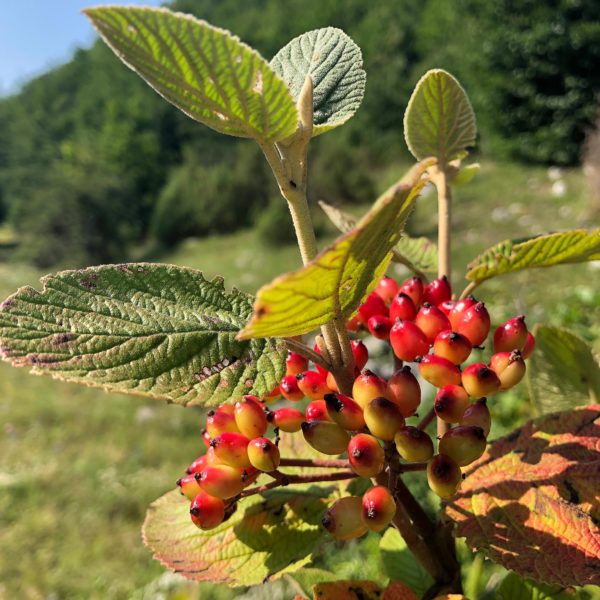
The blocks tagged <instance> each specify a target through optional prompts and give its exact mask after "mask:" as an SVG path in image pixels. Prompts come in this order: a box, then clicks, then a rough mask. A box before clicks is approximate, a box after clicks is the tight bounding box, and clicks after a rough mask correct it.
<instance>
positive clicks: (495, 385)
mask: <svg viewBox="0 0 600 600" xmlns="http://www.w3.org/2000/svg"><path fill="white" fill-rule="evenodd" d="M462 385H463V387H464V388H465V390H467V394H469V396H471V397H472V398H481V397H482V396H491V395H492V394H495V393H496V392H497V391H498V390H499V389H500V379H499V378H498V376H497V375H496V373H495V372H494V371H493V370H492V369H490V368H489V367H488V366H487V365H484V364H483V363H475V364H473V365H469V366H468V367H467V368H466V369H465V370H464V371H463V373H462Z"/></svg>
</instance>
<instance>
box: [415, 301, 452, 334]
mask: <svg viewBox="0 0 600 600" xmlns="http://www.w3.org/2000/svg"><path fill="white" fill-rule="evenodd" d="M415 325H416V326H417V327H419V329H420V330H421V331H422V332H423V333H424V334H425V336H426V337H427V341H428V342H429V343H430V344H433V341H434V340H435V338H436V337H437V335H438V334H439V333H441V332H442V331H446V330H449V329H450V321H449V320H448V317H447V316H446V315H445V314H444V313H443V312H442V311H441V310H440V309H439V308H437V306H432V305H431V304H428V303H426V302H425V303H424V304H423V305H422V306H421V308H420V309H419V312H418V313H417V316H416V318H415Z"/></svg>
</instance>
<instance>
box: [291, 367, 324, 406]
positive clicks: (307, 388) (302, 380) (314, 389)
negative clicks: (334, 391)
mask: <svg viewBox="0 0 600 600" xmlns="http://www.w3.org/2000/svg"><path fill="white" fill-rule="evenodd" d="M296 380H297V381H298V387H299V388H300V389H301V390H302V393H303V394H304V395H305V396H307V397H308V398H310V399H311V400H323V396H325V394H329V392H331V390H330V389H329V388H328V387H327V383H326V382H325V376H324V375H322V374H321V373H317V371H304V372H303V373H298V375H296Z"/></svg>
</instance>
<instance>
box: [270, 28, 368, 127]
mask: <svg viewBox="0 0 600 600" xmlns="http://www.w3.org/2000/svg"><path fill="white" fill-rule="evenodd" d="M271 66H272V67H273V69H274V71H275V72H276V73H278V74H279V75H280V76H281V78H282V79H283V80H284V81H285V82H286V83H287V84H288V86H289V87H290V91H291V92H292V96H293V97H294V98H295V99H296V100H297V99H298V96H299V94H300V90H301V89H302V85H303V84H304V80H305V79H306V76H307V75H310V76H311V77H312V80H313V85H314V92H313V109H314V116H313V123H314V129H313V135H319V134H320V133H323V132H325V131H329V130H330V129H333V128H334V127H339V126H340V125H342V124H343V123H345V122H346V121H347V120H348V119H350V118H351V117H352V116H353V115H354V113H355V112H356V111H357V110H358V107H359V106H360V103H361V102H362V99H363V96H364V93H365V83H366V79H367V76H366V73H365V71H364V69H363V68H362V66H363V60H362V53H361V51H360V48H359V47H358V46H357V45H356V44H355V43H354V42H353V41H352V39H351V38H350V37H349V36H348V35H346V34H345V33H344V32H343V31H342V30H341V29H336V28H335V27H326V28H324V29H315V30H314V31H309V32H307V33H303V34H302V35H301V36H299V37H297V38H294V39H293V40H292V41H291V42H289V43H288V44H287V45H286V46H284V47H283V48H282V49H281V50H280V51H279V52H278V53H277V54H276V55H275V56H274V57H273V59H272V60H271Z"/></svg>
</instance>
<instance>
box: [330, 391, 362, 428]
mask: <svg viewBox="0 0 600 600" xmlns="http://www.w3.org/2000/svg"><path fill="white" fill-rule="evenodd" d="M325 404H326V406H327V414H328V415H329V417H330V419H331V420H333V421H335V422H336V423H337V424H338V425H339V426H340V427H342V428H343V429H346V430H347V431H356V430H358V429H362V428H363V427H364V426H365V418H364V417H363V411H362V408H361V407H360V406H359V405H358V404H357V403H356V402H354V400H352V398H349V397H348V396H344V394H325Z"/></svg>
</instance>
